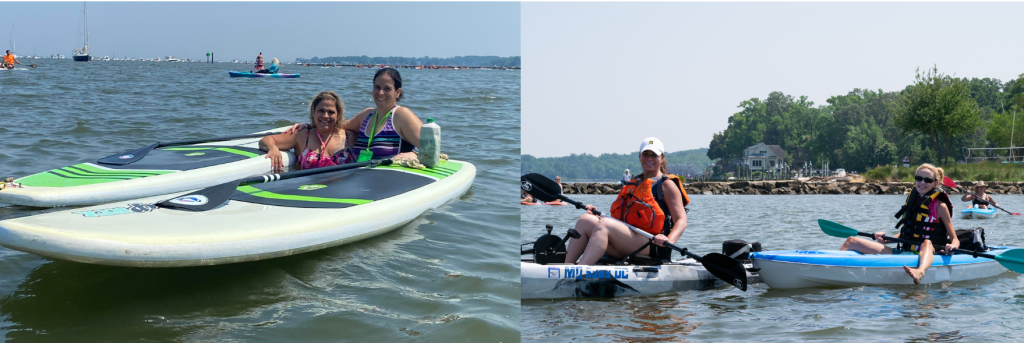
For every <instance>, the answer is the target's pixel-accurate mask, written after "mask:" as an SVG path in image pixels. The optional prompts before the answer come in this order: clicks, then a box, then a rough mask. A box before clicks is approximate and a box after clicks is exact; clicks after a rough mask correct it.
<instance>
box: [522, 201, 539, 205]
mask: <svg viewBox="0 0 1024 343" xmlns="http://www.w3.org/2000/svg"><path fill="white" fill-rule="evenodd" d="M519 204H520V205H536V204H537V203H535V202H526V201H520V202H519Z"/></svg>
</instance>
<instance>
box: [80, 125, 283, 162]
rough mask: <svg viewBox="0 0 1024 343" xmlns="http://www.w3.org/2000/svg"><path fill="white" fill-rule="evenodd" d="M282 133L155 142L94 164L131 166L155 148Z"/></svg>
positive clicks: (271, 133)
mask: <svg viewBox="0 0 1024 343" xmlns="http://www.w3.org/2000/svg"><path fill="white" fill-rule="evenodd" d="M282 132H284V131H281V132H267V133H256V134H249V135H244V136H229V137H214V138H207V139H195V140H190V141H177V142H167V143H160V142H156V143H153V144H150V145H147V146H145V147H142V148H138V149H135V150H130V151H125V152H123V153H120V154H115V155H110V156H107V157H104V158H101V159H99V160H97V161H96V162H98V163H102V164H112V165H118V166H123V165H126V164H132V163H135V162H138V161H139V160H141V159H142V158H143V157H146V154H149V151H150V150H153V149H156V148H163V147H168V146H176V145H189V144H198V143H206V142H217V141H229V140H233V139H242V138H256V137H263V136H270V135H276V134H279V133H282Z"/></svg>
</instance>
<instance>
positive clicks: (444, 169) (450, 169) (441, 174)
mask: <svg viewBox="0 0 1024 343" xmlns="http://www.w3.org/2000/svg"><path fill="white" fill-rule="evenodd" d="M377 168H379V169H397V170H404V171H407V172H413V173H417V174H423V175H426V176H431V177H436V178H438V179H443V178H446V177H449V176H451V175H452V174H455V172H458V171H459V169H462V163H459V162H452V161H440V162H438V163H437V165H436V166H434V168H426V169H412V168H406V167H401V166H396V165H390V166H378V167H377Z"/></svg>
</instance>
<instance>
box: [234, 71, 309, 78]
mask: <svg viewBox="0 0 1024 343" xmlns="http://www.w3.org/2000/svg"><path fill="white" fill-rule="evenodd" d="M228 75H231V77H269V78H272V79H292V78H296V77H299V75H300V74H299V73H295V74H264V73H246V72H240V71H229V72H228Z"/></svg>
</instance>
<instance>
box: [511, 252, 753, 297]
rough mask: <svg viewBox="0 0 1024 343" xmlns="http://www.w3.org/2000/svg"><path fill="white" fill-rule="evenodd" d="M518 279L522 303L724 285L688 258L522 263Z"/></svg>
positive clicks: (527, 261) (749, 281) (750, 278)
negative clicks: (655, 262) (592, 263)
mask: <svg viewBox="0 0 1024 343" xmlns="http://www.w3.org/2000/svg"><path fill="white" fill-rule="evenodd" d="M744 267H746V268H748V271H747V283H748V284H754V283H760V282H761V278H760V276H759V275H758V273H757V272H750V271H749V268H750V267H751V265H750V264H744ZM520 276H521V285H522V288H521V298H522V299H553V298H573V297H617V296H629V295H651V294H657V293H664V292H678V291H687V290H700V289H710V288H716V287H720V286H723V285H726V283H724V282H722V280H720V279H718V278H717V277H715V276H714V275H711V272H708V271H707V269H705V268H704V266H703V265H701V263H700V262H697V261H696V260H694V259H689V258H687V259H683V260H677V261H672V262H671V263H666V264H662V265H659V266H633V265H625V266H617V265H598V266H579V265H574V264H565V263H553V264H546V265H541V264H537V263H534V262H533V261H532V260H522V261H521V262H520Z"/></svg>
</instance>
